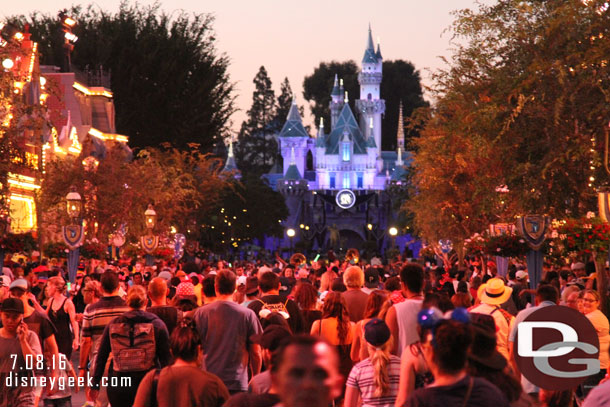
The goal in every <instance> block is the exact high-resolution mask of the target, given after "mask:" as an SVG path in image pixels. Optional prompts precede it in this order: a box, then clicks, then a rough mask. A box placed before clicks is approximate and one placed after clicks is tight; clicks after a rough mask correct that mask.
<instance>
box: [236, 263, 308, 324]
mask: <svg viewBox="0 0 610 407" xmlns="http://www.w3.org/2000/svg"><path fill="white" fill-rule="evenodd" d="M258 287H259V288H260V290H261V291H262V293H263V295H262V297H261V298H259V299H255V300H254V301H252V302H251V303H250V304H248V308H250V309H251V310H252V311H254V313H255V314H256V315H257V316H258V318H259V319H260V320H261V321H262V320H263V319H265V318H266V317H267V316H268V315H269V314H271V313H272V312H277V313H279V314H280V315H282V316H283V317H284V318H286V321H287V322H288V325H289V326H290V330H291V331H292V333H294V334H299V333H308V332H305V322H304V320H303V315H302V314H301V310H299V306H298V305H297V304H296V303H295V302H294V301H292V300H291V299H287V298H284V297H282V296H281V295H280V278H279V277H278V275H277V274H275V273H274V272H273V271H266V272H264V273H262V274H260V273H259V279H258Z"/></svg>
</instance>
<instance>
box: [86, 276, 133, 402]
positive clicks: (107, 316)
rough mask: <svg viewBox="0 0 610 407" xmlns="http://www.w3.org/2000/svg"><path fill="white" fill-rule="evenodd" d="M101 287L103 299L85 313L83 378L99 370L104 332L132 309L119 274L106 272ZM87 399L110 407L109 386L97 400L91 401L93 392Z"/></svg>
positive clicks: (89, 306)
mask: <svg viewBox="0 0 610 407" xmlns="http://www.w3.org/2000/svg"><path fill="white" fill-rule="evenodd" d="M87 284H90V283H87ZM100 286H101V289H102V298H100V300H99V301H97V302H95V303H92V304H89V305H87V308H85V312H84V314H83V326H82V329H81V348H80V356H79V364H78V375H79V377H85V375H86V372H87V371H88V370H89V372H90V373H91V374H92V375H93V372H94V371H95V359H96V356H97V352H98V349H99V345H100V342H101V339H102V334H103V333H104V329H105V328H106V326H107V325H108V324H109V323H110V322H111V321H112V320H113V319H114V318H116V317H118V316H120V315H122V314H123V313H124V312H126V311H129V307H128V306H127V304H125V301H124V300H123V299H122V298H121V297H119V276H118V275H117V274H116V273H115V272H113V271H106V272H104V273H103V274H102V276H101V277H100ZM89 362H91V363H89ZM87 400H88V401H90V402H95V405H96V407H104V406H107V405H108V400H107V395H106V387H102V388H101V390H100V392H99V393H98V394H97V400H96V399H93V398H91V394H90V392H87Z"/></svg>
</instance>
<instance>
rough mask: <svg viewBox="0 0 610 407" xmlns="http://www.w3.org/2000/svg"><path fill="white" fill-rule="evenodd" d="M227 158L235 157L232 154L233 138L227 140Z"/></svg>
mask: <svg viewBox="0 0 610 407" xmlns="http://www.w3.org/2000/svg"><path fill="white" fill-rule="evenodd" d="M227 157H228V158H231V157H235V155H234V154H233V138H230V139H229V154H228V155H227Z"/></svg>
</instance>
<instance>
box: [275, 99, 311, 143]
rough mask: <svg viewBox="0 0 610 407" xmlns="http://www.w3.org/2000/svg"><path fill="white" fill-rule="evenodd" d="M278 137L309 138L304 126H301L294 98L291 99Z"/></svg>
mask: <svg viewBox="0 0 610 407" xmlns="http://www.w3.org/2000/svg"><path fill="white" fill-rule="evenodd" d="M280 137H304V138H309V134H308V133H307V130H305V127H303V121H302V120H301V114H300V113H299V108H298V106H297V104H296V100H293V101H292V105H291V106H290V110H289V111H288V117H287V118H286V123H284V127H282V131H280Z"/></svg>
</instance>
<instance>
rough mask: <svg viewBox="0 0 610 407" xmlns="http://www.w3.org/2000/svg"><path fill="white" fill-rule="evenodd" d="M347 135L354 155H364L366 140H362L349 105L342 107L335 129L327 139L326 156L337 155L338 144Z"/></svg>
mask: <svg viewBox="0 0 610 407" xmlns="http://www.w3.org/2000/svg"><path fill="white" fill-rule="evenodd" d="M344 133H347V135H348V136H349V139H350V140H351V141H352V143H353V145H354V154H366V140H365V139H364V137H363V135H362V132H361V131H360V127H359V126H358V123H357V122H356V118H355V117H354V114H353V113H352V109H350V107H349V104H347V103H346V104H345V105H343V109H341V113H339V118H338V119H337V123H336V124H335V127H334V128H333V130H332V131H331V133H330V134H329V135H328V137H327V142H326V154H339V142H340V141H341V139H342V138H343V136H344Z"/></svg>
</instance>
